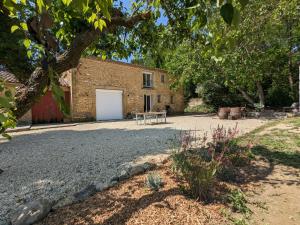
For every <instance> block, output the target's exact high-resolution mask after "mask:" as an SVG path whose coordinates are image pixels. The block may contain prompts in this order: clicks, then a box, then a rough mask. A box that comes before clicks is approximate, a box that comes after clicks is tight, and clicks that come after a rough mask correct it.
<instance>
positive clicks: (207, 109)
mask: <svg viewBox="0 0 300 225" xmlns="http://www.w3.org/2000/svg"><path fill="white" fill-rule="evenodd" d="M184 112H187V113H213V112H215V109H214V108H213V107H212V106H209V105H206V104H202V105H196V106H188V107H186V108H185V109H184Z"/></svg>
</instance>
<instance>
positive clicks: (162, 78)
mask: <svg viewBox="0 0 300 225" xmlns="http://www.w3.org/2000/svg"><path fill="white" fill-rule="evenodd" d="M160 82H162V83H165V75H163V74H162V75H160Z"/></svg>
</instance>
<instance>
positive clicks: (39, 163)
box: [0, 115, 264, 225]
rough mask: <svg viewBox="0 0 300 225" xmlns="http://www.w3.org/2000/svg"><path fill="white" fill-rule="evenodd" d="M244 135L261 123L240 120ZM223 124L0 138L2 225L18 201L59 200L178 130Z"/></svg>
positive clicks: (184, 120)
mask: <svg viewBox="0 0 300 225" xmlns="http://www.w3.org/2000/svg"><path fill="white" fill-rule="evenodd" d="M237 122H238V127H239V129H240V130H241V132H242V133H244V132H248V131H250V130H252V129H254V128H256V127H258V126H260V125H262V124H263V123H264V121H262V120H257V119H247V120H240V121H237ZM218 124H222V125H224V126H226V127H229V126H231V127H232V126H234V125H235V122H233V121H221V120H219V119H217V118H214V117H209V116H197V115H194V116H178V117H170V118H168V124H161V125H147V126H143V125H136V123H135V122H134V121H119V122H103V123H96V122H95V123H82V124H79V125H77V126H70V127H61V128H52V129H42V130H31V131H25V132H18V133H15V134H13V139H12V140H11V141H10V142H7V141H5V140H3V139H2V140H1V139H0V168H1V169H3V170H4V172H3V173H2V174H0V225H2V224H5V220H6V219H7V218H8V217H9V215H10V214H11V213H12V212H13V211H14V209H15V208H16V207H17V206H18V205H19V204H21V203H23V202H26V201H29V200H31V199H37V198H41V197H44V198H48V199H49V198H50V199H52V200H58V199H60V198H63V197H64V196H66V195H67V194H71V193H75V192H76V191H78V190H80V189H82V188H83V187H85V186H86V185H87V184H89V183H91V182H93V181H105V180H107V179H109V178H110V177H112V176H113V175H114V174H115V172H116V169H117V168H118V167H119V166H120V165H122V164H124V163H128V162H131V161H133V160H137V159H138V158H144V157H145V156H147V155H155V154H159V153H166V152H167V150H168V147H169V146H170V144H169V143H170V140H172V139H173V138H174V136H175V134H176V133H178V131H179V130H184V129H195V128H196V129H198V130H201V131H203V132H205V131H210V129H211V128H212V127H216V126H217V125H218Z"/></svg>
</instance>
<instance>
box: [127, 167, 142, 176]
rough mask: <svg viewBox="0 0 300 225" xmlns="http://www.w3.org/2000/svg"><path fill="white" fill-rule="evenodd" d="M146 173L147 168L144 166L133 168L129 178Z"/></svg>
mask: <svg viewBox="0 0 300 225" xmlns="http://www.w3.org/2000/svg"><path fill="white" fill-rule="evenodd" d="M144 172H145V168H144V167H143V166H142V165H136V166H132V167H131V168H130V170H129V171H128V173H129V176H135V175H138V174H142V173H144Z"/></svg>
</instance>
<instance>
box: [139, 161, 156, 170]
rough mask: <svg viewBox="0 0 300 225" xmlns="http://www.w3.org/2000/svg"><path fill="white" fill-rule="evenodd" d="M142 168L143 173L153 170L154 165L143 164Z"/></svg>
mask: <svg viewBox="0 0 300 225" xmlns="http://www.w3.org/2000/svg"><path fill="white" fill-rule="evenodd" d="M142 166H143V167H144V169H145V171H148V170H153V169H154V168H155V167H156V165H155V164H154V163H149V162H145V163H144V164H143V165H142Z"/></svg>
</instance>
